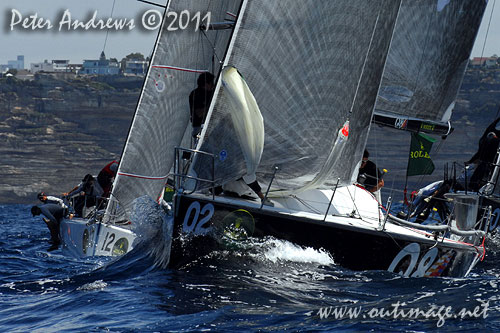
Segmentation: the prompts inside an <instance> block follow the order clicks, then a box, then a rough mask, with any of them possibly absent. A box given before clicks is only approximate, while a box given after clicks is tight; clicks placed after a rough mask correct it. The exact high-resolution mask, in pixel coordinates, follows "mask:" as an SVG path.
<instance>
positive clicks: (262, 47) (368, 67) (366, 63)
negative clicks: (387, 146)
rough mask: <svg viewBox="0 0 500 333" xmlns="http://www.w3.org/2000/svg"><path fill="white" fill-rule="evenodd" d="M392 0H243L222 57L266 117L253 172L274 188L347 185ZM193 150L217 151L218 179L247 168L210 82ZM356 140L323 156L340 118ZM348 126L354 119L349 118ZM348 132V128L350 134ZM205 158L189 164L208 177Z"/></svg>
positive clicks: (395, 5) (373, 91)
mask: <svg viewBox="0 0 500 333" xmlns="http://www.w3.org/2000/svg"><path fill="white" fill-rule="evenodd" d="M398 9H399V1H392V0H391V1H385V0H378V1H369V2H367V1H365V0H337V1H315V0H302V1H267V0H252V1H244V3H243V5H242V10H241V12H240V16H239V18H238V22H237V24H236V28H235V34H234V38H233V40H232V42H231V43H232V44H231V48H230V51H229V54H228V57H227V58H226V60H225V63H226V64H228V65H231V66H234V67H235V68H237V69H238V71H239V72H241V74H242V75H243V77H244V78H245V81H246V83H247V84H248V87H249V88H250V90H251V91H252V93H253V95H254V96H255V99H256V101H257V103H258V105H259V108H260V111H261V113H262V116H263V118H264V126H265V133H266V135H265V145H264V151H263V155H262V158H261V161H260V165H259V168H258V173H259V175H260V176H265V175H268V174H270V173H272V171H273V169H274V166H278V167H279V168H280V171H279V172H278V174H277V176H276V181H275V183H274V185H275V187H277V188H280V189H298V188H302V187H304V186H306V185H307V184H309V183H310V182H311V181H313V180H314V179H315V178H316V177H318V175H319V174H320V173H322V174H325V175H326V177H324V178H323V179H322V181H321V182H319V183H318V184H316V185H315V186H316V187H321V186H322V183H324V182H326V181H328V180H332V179H335V180H336V179H337V177H340V178H341V181H342V183H350V182H351V178H352V173H353V172H354V171H355V169H356V168H355V166H356V164H357V163H358V161H359V160H361V153H362V150H363V147H364V144H365V141H366V137H367V133H368V129H369V126H370V119H371V115H372V112H373V107H374V103H375V100H376V96H377V91H378V87H379V83H380V79H381V76H382V69H383V66H384V63H385V57H386V55H387V51H388V48H389V43H390V39H391V36H392V33H393V28H394V23H395V20H396V16H397V12H398ZM215 96H216V97H215V98H214V99H215V102H214V101H213V102H212V103H213V105H212V109H211V113H210V115H209V123H208V125H207V124H206V125H207V128H206V129H205V132H204V136H203V138H202V142H201V143H200V147H199V149H200V150H202V151H208V152H211V153H213V154H215V155H216V156H217V158H216V161H215V162H216V167H215V171H216V182H218V183H222V182H224V181H227V180H234V179H237V178H238V177H240V176H242V175H244V174H245V173H246V171H247V170H246V165H245V158H244V155H243V153H242V149H241V147H240V146H239V144H238V143H237V140H236V138H237V137H238V134H237V133H236V132H237V130H238V129H237V128H235V127H234V126H233V124H232V123H231V120H230V114H231V113H230V111H231V110H229V103H228V102H229V101H228V97H227V92H226V91H225V89H224V87H222V85H221V84H220V82H219V84H218V86H217V89H216V95H215ZM347 120H349V121H350V123H351V132H353V135H352V136H353V137H355V138H354V139H352V140H351V139H349V143H348V147H345V149H344V150H343V153H342V154H341V155H340V156H335V158H331V156H330V155H331V154H330V152H332V151H333V150H334V147H335V142H336V140H337V133H338V131H339V129H340V128H341V127H343V126H344V124H345V123H346V121H347ZM353 124H354V126H353ZM349 136H350V137H351V135H349ZM206 163H207V161H204V160H203V158H201V157H200V158H198V159H197V160H196V162H195V165H194V169H195V171H196V174H197V175H199V176H200V177H201V178H209V175H208V174H207V175H205V177H203V176H202V175H203V174H204V173H208V172H209V170H207V168H206V167H205V166H206V165H207V164H206Z"/></svg>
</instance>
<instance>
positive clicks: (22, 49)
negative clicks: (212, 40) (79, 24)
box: [0, 0, 500, 68]
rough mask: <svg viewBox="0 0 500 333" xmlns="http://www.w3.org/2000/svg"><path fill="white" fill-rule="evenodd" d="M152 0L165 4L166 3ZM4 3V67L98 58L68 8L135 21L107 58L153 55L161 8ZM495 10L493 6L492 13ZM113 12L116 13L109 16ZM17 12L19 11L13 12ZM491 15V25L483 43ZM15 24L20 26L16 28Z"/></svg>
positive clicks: (494, 40)
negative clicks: (145, 19) (149, 17)
mask: <svg viewBox="0 0 500 333" xmlns="http://www.w3.org/2000/svg"><path fill="white" fill-rule="evenodd" d="M151 1H153V2H154V1H156V2H157V3H160V4H164V3H166V0H151ZM200 1H204V0H200ZM269 1H275V0H269ZM330 1H331V0H330ZM367 1H368V0H367ZM436 1H438V0H436ZM452 1H454V0H452ZM477 1H482V0H477ZM0 2H1V3H0V45H1V47H0V64H6V63H7V61H8V60H15V59H16V57H17V55H24V56H25V67H26V68H29V64H30V63H37V62H41V61H43V60H45V59H47V60H49V61H50V60H53V59H68V60H70V62H71V63H82V61H83V60H84V59H97V58H98V57H99V55H100V53H101V51H102V50H103V47H104V43H105V41H106V30H93V31H90V30H89V31H85V30H79V31H73V30H70V31H67V30H64V28H66V27H67V26H68V25H67V24H66V23H65V24H63V25H62V28H63V29H62V31H59V23H60V22H61V20H62V19H63V18H66V19H67V18H68V15H66V16H64V12H65V10H68V13H69V15H71V20H72V22H73V20H75V19H77V20H80V21H84V22H86V21H87V20H88V19H90V18H91V17H92V15H93V13H94V11H96V10H97V15H96V17H97V18H101V19H105V20H106V19H108V18H124V19H127V20H128V21H127V22H128V23H129V22H130V20H131V19H134V28H133V29H131V30H129V29H128V27H125V28H124V29H123V30H120V31H110V32H109V34H108V38H107V41H106V48H105V53H106V56H107V57H113V58H117V59H118V60H120V59H122V58H123V57H125V56H126V55H127V54H130V53H132V52H141V53H142V54H144V55H145V56H147V55H149V54H150V53H151V52H152V49H153V45H154V42H155V40H156V36H157V33H158V31H157V30H147V29H145V28H143V27H142V16H143V15H144V14H145V13H146V12H147V11H148V10H151V9H156V10H161V8H159V7H156V6H152V5H148V4H144V3H141V2H138V1H137V0H115V5H114V9H113V0H43V1H41V0H1V1H0ZM495 2H497V3H495ZM494 4H495V6H493V5H494ZM492 7H494V11H493V12H492ZM112 9H113V15H111V12H112ZM13 10H15V11H16V12H17V13H16V14H13ZM35 14H36V15H37V17H38V19H41V20H42V21H41V23H39V24H38V25H36V26H35V29H33V24H31V25H30V22H31V21H30V20H29V22H28V28H23V27H22V20H24V19H26V18H29V16H30V15H35ZM491 14H492V16H491ZM490 16H491V26H490V30H489V33H488V38H487V40H486V44H485V36H486V30H487V26H488V22H489V20H490ZM21 17H22V19H20V18H21ZM12 20H14V22H12ZM47 20H49V21H50V23H51V24H52V28H51V29H49V30H47V29H45V28H46V27H47ZM16 22H20V23H17V24H15V23H16ZM63 22H64V21H63ZM66 22H67V20H66ZM11 23H12V24H13V26H12V28H11ZM40 26H43V27H44V28H41V27H40ZM483 45H485V48H484V56H491V55H493V54H497V55H500V0H489V2H488V7H487V9H486V13H485V15H484V18H483V21H482V24H481V28H480V30H479V34H478V36H477V39H476V44H475V46H474V48H473V50H472V56H473V57H479V56H481V55H482V52H483Z"/></svg>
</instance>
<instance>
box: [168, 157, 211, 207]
mask: <svg viewBox="0 0 500 333" xmlns="http://www.w3.org/2000/svg"><path fill="white" fill-rule="evenodd" d="M198 155H201V156H205V157H208V158H209V159H210V160H211V163H210V164H211V166H212V168H211V172H210V175H211V179H206V178H201V177H198V176H196V175H194V174H189V170H190V166H191V164H192V162H193V161H194V159H195V158H197V156H198ZM174 160H175V164H174V173H173V174H172V176H173V177H174V190H175V191H176V192H177V193H186V194H191V193H193V192H194V191H195V190H196V189H197V187H198V186H197V185H198V182H202V183H208V184H209V185H210V188H211V192H212V198H213V199H215V155H214V154H211V153H207V152H204V151H201V150H196V149H189V148H181V147H176V148H175V159H174ZM189 181H191V182H192V183H190V184H188V182H189ZM193 182H194V185H193Z"/></svg>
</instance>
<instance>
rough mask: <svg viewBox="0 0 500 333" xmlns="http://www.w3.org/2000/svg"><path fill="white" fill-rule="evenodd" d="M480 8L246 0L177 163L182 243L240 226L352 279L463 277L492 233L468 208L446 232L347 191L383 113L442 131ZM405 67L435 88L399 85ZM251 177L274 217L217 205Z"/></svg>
mask: <svg viewBox="0 0 500 333" xmlns="http://www.w3.org/2000/svg"><path fill="white" fill-rule="evenodd" d="M485 6H486V2H485V1H466V0H462V1H460V0H457V1H435V0H432V1H431V0H428V1H419V2H417V3H416V2H413V1H404V0H403V1H402V2H401V4H400V2H399V1H371V2H368V3H367V2H366V1H345V2H344V1H335V2H320V3H318V2H317V1H296V2H290V1H287V2H284V1H273V2H269V1H251V0H249V1H242V4H241V8H240V10H239V11H238V15H237V21H236V24H235V27H234V31H233V34H232V37H231V41H230V44H229V47H228V51H227V53H226V56H225V58H224V66H223V67H224V68H223V70H222V72H221V75H220V76H219V79H218V82H217V88H216V92H215V96H214V98H213V101H212V105H211V108H210V111H209V114H208V119H207V122H206V123H205V128H204V130H203V132H202V137H201V139H200V142H199V143H198V146H197V150H196V151H192V155H191V159H190V160H189V161H188V162H186V161H185V160H184V159H183V158H182V156H183V154H181V153H180V151H178V153H177V157H178V159H177V163H176V170H175V176H176V177H177V181H176V191H177V193H176V199H175V201H174V220H175V225H176V228H177V229H176V232H177V235H178V236H180V235H182V234H194V235H197V237H195V239H196V243H200V242H201V243H203V239H207V238H210V237H215V238H217V237H220V236H221V235H228V234H229V235H232V234H234V232H235V229H241V228H243V229H244V230H245V233H247V234H249V236H255V237H263V236H274V237H277V238H280V239H286V240H289V241H292V242H294V243H297V244H300V245H303V246H312V247H315V248H324V249H326V250H328V251H329V252H330V253H331V254H332V256H333V258H334V260H335V262H336V263H338V264H340V265H342V266H344V267H347V268H351V269H355V270H366V269H376V270H389V271H392V272H397V273H401V274H403V275H405V276H465V275H467V274H468V272H470V270H471V269H472V268H473V267H474V265H475V264H476V263H477V261H478V260H480V259H481V258H483V256H484V244H483V240H484V230H478V229H475V228H476V220H475V217H474V216H472V215H471V213H470V206H469V205H468V204H467V203H466V202H458V203H457V204H456V207H455V210H454V218H453V219H450V220H449V221H448V225H441V226H433V227H432V226H424V227H423V226H420V225H417V224H411V223H408V222H407V221H405V220H402V219H398V218H396V217H394V216H392V215H391V214H388V213H387V212H385V211H384V208H383V207H381V205H380V203H379V202H378V201H377V200H376V199H375V197H374V196H373V195H372V194H371V193H369V192H367V191H366V190H364V189H363V188H361V187H358V186H357V185H353V184H354V183H355V179H356V176H357V170H358V168H359V161H360V160H361V156H362V152H363V150H364V146H365V143H366V139H367V135H368V131H369V128H370V121H371V119H372V114H373V112H374V110H375V109H376V110H377V114H382V115H383V116H384V117H386V118H387V117H392V118H393V119H394V121H395V124H398V123H401V122H403V123H405V124H406V125H407V126H409V127H408V128H412V126H413V125H411V126H410V124H413V123H414V122H413V121H414V120H416V121H418V125H415V126H418V127H419V128H420V129H422V130H423V129H427V130H430V129H432V128H439V126H436V125H437V124H438V123H439V124H442V123H443V122H444V123H445V124H446V123H447V118H449V116H450V114H451V109H452V108H453V103H454V99H455V97H456V94H457V91H458V89H459V86H460V82H461V79H462V76H463V72H464V70H465V67H466V64H467V59H468V56H469V54H470V50H471V49H472V45H473V42H474V38H475V35H476V33H477V29H478V27H479V24H480V21H481V17H482V14H483V12H484V9H485ZM408 25H409V26H408ZM422 31H424V32H422ZM462 39H463V40H462ZM454 40H455V41H454ZM423 41H425V42H426V43H428V44H423V45H422V44H421V43H423ZM405 43H409V44H405ZM436 43H437V44H438V45H435V44H436ZM431 45H432V47H431ZM416 47H418V48H419V49H420V50H421V52H420V54H417V55H415V54H414V53H412V52H413V50H414V49H415V48H416ZM440 47H441V48H444V49H446V51H443V50H439V48H440ZM426 52H430V54H427V53H426ZM405 53H407V54H405ZM387 54H389V57H388V65H387V67H386V70H385V73H386V74H384V76H382V74H383V70H384V66H385V64H386V61H385V60H386V57H387ZM419 56H420V59H421V61H418V58H419ZM447 57H448V58H447ZM401 58H404V59H407V58H412V59H413V60H414V61H415V62H416V63H415V64H411V66H409V67H406V68H405V70H406V71H407V72H408V73H409V74H408V75H410V76H412V75H414V74H418V75H421V76H422V77H425V78H427V79H429V80H428V83H427V85H424V84H422V82H420V80H418V77H417V78H415V77H413V78H414V79H415V81H414V83H415V84H414V85H412V86H410V87H408V86H405V85H403V84H402V81H404V77H403V75H402V72H401V70H400V68H399V67H401V66H406V63H405V62H401ZM446 60H448V61H449V63H448V62H446ZM423 65H424V66H426V68H420V67H421V66H423ZM394 77H395V78H394ZM398 80H399V81H398ZM400 81H401V82H400ZM379 86H382V87H381V89H380V93H379ZM429 92H430V93H429ZM377 94H379V95H380V97H379V98H378V101H377ZM376 102H377V107H376V108H375V105H376ZM401 105H404V107H403V106H401ZM408 105H410V106H408ZM422 105H423V106H425V107H424V108H423V109H422V112H421V113H418V112H416V111H415V110H416V109H420V106H422ZM398 108H399V109H402V110H405V111H406V112H408V113H409V114H411V115H413V118H414V119H413V118H412V119H410V117H409V116H408V115H404V113H401V112H400V110H398ZM381 111H384V112H381ZM427 113H429V114H427ZM401 119H403V120H404V121H401ZM261 122H262V123H263V126H260V123H261ZM377 122H379V121H377ZM396 127H397V126H396ZM399 127H402V126H399ZM442 127H443V130H444V128H446V131H448V126H442ZM260 131H262V132H260ZM184 156H185V155H184ZM186 163H188V165H189V171H188V172H183V169H184V168H183V166H184V165H185V164H186ZM254 174H255V175H256V176H257V179H258V181H259V182H260V183H262V184H264V186H263V187H264V188H265V189H267V191H266V192H267V193H266V197H267V198H270V199H271V200H272V202H273V203H274V207H270V206H268V205H263V204H261V202H260V201H255V200H249V199H242V198H233V197H231V196H225V195H222V196H215V195H214V194H215V192H216V190H215V188H216V187H217V186H219V185H224V184H225V183H227V182H230V181H235V180H238V179H239V178H241V177H247V178H252V176H253V175H254ZM207 242H208V241H207ZM174 250H175V248H174ZM200 251H201V250H200ZM195 252H196V251H195ZM182 253H186V252H185V251H184V252H180V251H177V253H176V251H173V254H174V257H173V258H172V259H173V260H174V261H175V259H176V258H175V254H177V255H181V256H182Z"/></svg>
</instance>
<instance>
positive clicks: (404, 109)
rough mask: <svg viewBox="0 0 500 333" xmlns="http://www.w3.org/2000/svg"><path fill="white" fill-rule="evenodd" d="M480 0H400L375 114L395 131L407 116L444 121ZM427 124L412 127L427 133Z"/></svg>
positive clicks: (482, 1) (472, 35)
mask: <svg viewBox="0 0 500 333" xmlns="http://www.w3.org/2000/svg"><path fill="white" fill-rule="evenodd" d="M486 2H487V1H485V0H417V1H415V0H403V1H402V3H401V10H400V12H399V16H398V19H397V23H396V29H395V32H394V37H393V40H392V43H391V48H390V51H389V56H388V58H387V65H386V68H385V71H384V76H383V80H382V86H381V89H380V94H379V98H378V100H377V106H376V111H375V113H376V115H380V116H390V117H393V118H394V121H393V126H395V127H397V128H401V129H406V128H407V126H408V122H407V121H404V120H406V119H408V118H409V119H419V120H424V121H428V122H433V123H437V124H439V123H442V124H443V123H447V122H448V121H449V119H450V117H451V113H452V110H453V107H454V103H455V99H456V96H457V93H458V90H459V89H460V85H461V82H462V79H463V75H464V73H465V69H466V67H467V63H468V60H469V56H470V52H471V50H472V47H473V45H474V41H475V38H476V34H477V31H478V29H479V25H480V23H481V18H482V16H483V13H484V10H485V8H486ZM397 118H399V121H398V122H397V123H395V121H396V119H397ZM428 126H430V127H429V128H425V124H424V125H423V127H422V125H421V126H418V127H416V128H413V129H412V130H415V131H418V130H428V131H429V132H432V130H433V128H432V125H428ZM413 127H414V126H413Z"/></svg>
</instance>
